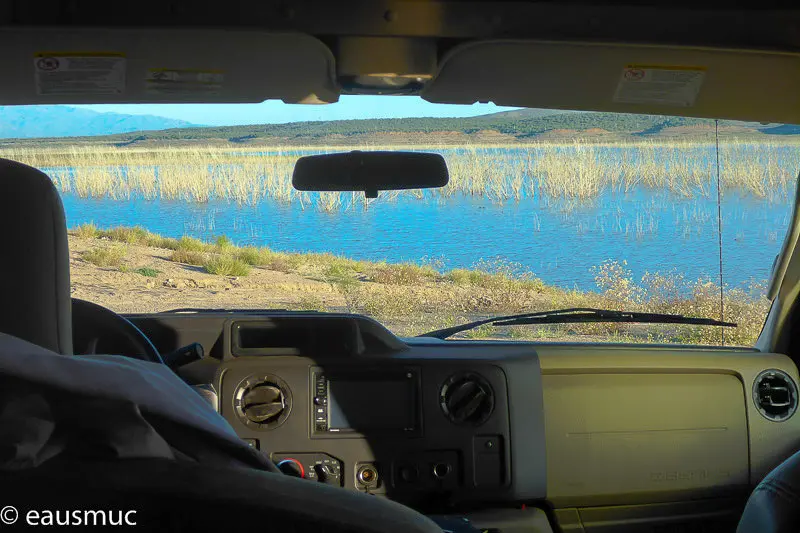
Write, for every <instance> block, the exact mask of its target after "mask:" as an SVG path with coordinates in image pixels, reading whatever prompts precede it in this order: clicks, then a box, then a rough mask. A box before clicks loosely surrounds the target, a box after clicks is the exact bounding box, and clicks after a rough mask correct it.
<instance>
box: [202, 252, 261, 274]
mask: <svg viewBox="0 0 800 533" xmlns="http://www.w3.org/2000/svg"><path fill="white" fill-rule="evenodd" d="M203 268H204V269H205V270H206V272H208V273H209V274H216V275H218V276H237V277H241V276H246V275H248V274H249V273H250V265H248V264H247V263H245V262H243V261H241V260H239V259H236V258H235V257H233V256H231V255H227V254H220V255H215V256H213V257H211V258H209V259H208V260H207V261H206V262H205V263H203Z"/></svg>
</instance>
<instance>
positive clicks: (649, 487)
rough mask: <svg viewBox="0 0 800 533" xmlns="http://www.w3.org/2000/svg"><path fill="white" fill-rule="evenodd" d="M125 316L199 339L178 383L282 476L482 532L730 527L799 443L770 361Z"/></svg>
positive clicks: (792, 404)
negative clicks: (480, 527)
mask: <svg viewBox="0 0 800 533" xmlns="http://www.w3.org/2000/svg"><path fill="white" fill-rule="evenodd" d="M129 318H130V319H131V320H132V321H133V322H134V323H136V325H137V326H139V327H140V328H141V329H142V330H143V331H144V332H145V333H146V334H147V335H148V336H149V337H150V338H151V339H152V340H153V342H154V343H155V344H156V345H157V346H158V347H159V349H160V350H161V351H162V352H166V351H170V350H173V349H177V348H178V347H180V346H182V345H185V344H188V343H191V342H200V343H201V344H202V345H203V347H204V348H205V351H206V353H207V354H208V356H207V357H206V358H205V359H203V360H201V361H197V362H195V363H192V364H190V365H187V366H186V367H183V368H182V369H181V370H180V373H181V375H182V377H184V379H185V380H186V381H187V382H189V383H190V384H197V385H203V384H212V385H213V389H214V391H215V392H216V405H217V408H218V411H219V412H220V413H221V415H222V416H223V417H224V418H225V419H226V420H227V421H228V422H229V423H230V424H231V426H232V427H233V428H234V429H235V431H236V432H237V434H238V435H239V436H240V437H241V438H242V439H244V440H246V441H247V442H248V443H249V444H250V445H251V446H253V447H255V448H258V449H259V450H262V451H263V452H264V453H267V454H269V456H270V458H271V459H272V460H273V462H274V463H275V464H276V465H278V467H279V468H280V470H282V471H283V472H284V473H287V474H289V475H294V476H298V477H303V478H305V479H307V480H308V481H309V482H313V483H325V484H328V485H333V486H338V487H340V488H342V490H353V491H361V492H366V493H370V494H374V495H376V496H380V497H388V498H390V499H392V500H394V501H397V502H400V503H403V504H406V505H408V506H411V507H413V508H415V509H417V510H419V511H421V512H426V513H442V512H451V513H452V512H465V513H466V512H467V511H469V512H471V513H472V516H474V517H475V518H474V519H475V520H477V521H479V522H480V521H481V520H482V521H483V522H482V523H483V524H484V525H486V526H487V528H489V527H494V528H496V530H497V531H500V530H505V529H500V528H497V524H499V523H506V524H507V525H508V523H511V524H512V526H514V525H515V527H516V526H519V527H518V528H517V529H514V527H508V530H509V531H531V532H537V531H550V530H551V527H553V528H560V529H561V530H563V531H585V532H592V531H594V532H600V531H608V530H610V529H609V528H611V529H613V530H614V531H653V530H654V529H652V528H653V527H656V526H657V525H658V524H662V525H663V524H664V523H669V524H673V525H674V527H675V528H677V529H675V531H681V529H680V528H684V530H691V528H692V527H701V528H706V530H709V531H717V530H719V531H728V530H733V529H735V524H736V522H737V521H738V518H739V516H740V513H741V509H742V508H743V505H744V503H745V501H746V499H747V497H748V495H749V492H750V490H752V487H753V486H754V485H755V484H757V483H758V482H759V481H760V480H761V479H762V478H763V476H764V475H766V474H767V473H768V472H769V471H770V470H771V469H772V468H774V467H775V466H776V465H777V464H779V463H780V462H781V461H782V460H783V459H784V458H786V457H788V456H789V455H791V454H792V453H793V452H794V451H796V450H797V448H798V447H800V416H795V413H796V408H797V402H798V390H797V383H798V372H797V368H796V367H795V365H794V363H793V362H792V361H791V360H790V359H789V358H788V357H786V356H784V355H780V354H766V353H760V352H757V351H755V350H751V349H743V348H739V349H733V348H698V347H672V346H630V345H579V344H573V345H570V344H535V343H520V342H476V341H440V340H437V339H429V338H415V339H399V338H397V337H395V336H394V335H393V334H391V332H389V331H388V330H386V329H385V328H383V327H382V326H381V325H380V324H378V323H377V322H375V321H373V320H371V319H369V318H366V317H361V316H357V315H347V314H322V313H291V312H284V313H280V312H270V313H261V314H259V313H216V314H215V313H198V314H191V313H186V314H183V313H174V314H159V315H136V316H131V317H129ZM532 508H536V509H537V510H541V513H540V515H537V516H538V520H537V519H533V518H532V517H531V515H530V511H531V509H532ZM523 510H525V512H522V511H523ZM476 513H477V514H476ZM481 513H482V514H481ZM487 513H488V514H487ZM502 513H511V515H508V516H507V515H505V514H502ZM526 513H527V514H526ZM545 514H546V518H545V519H542V517H544V516H545ZM501 515H502V516H501ZM509 516H510V517H509ZM509 520H510V522H509ZM664 531H672V530H671V529H665V530H664Z"/></svg>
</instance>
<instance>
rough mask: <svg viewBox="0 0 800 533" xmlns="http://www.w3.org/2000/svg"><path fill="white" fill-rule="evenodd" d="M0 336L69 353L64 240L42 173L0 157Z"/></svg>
mask: <svg viewBox="0 0 800 533" xmlns="http://www.w3.org/2000/svg"><path fill="white" fill-rule="evenodd" d="M0 253H2V255H3V260H1V261H0V332H3V333H7V334H9V335H13V336H15V337H19V338H20V339H24V340H26V341H28V342H31V343H33V344H37V345H39V346H41V347H43V348H47V349H48V350H51V351H54V352H57V353H61V354H71V353H72V312H71V300H70V285H69V242H68V240H67V223H66V219H65V218H64V207H63V205H62V204H61V198H59V196H58V192H57V191H56V188H55V187H54V185H53V182H52V181H51V180H50V178H49V177H47V175H46V174H44V173H43V172H40V171H39V170H36V169H35V168H32V167H29V166H27V165H23V164H21V163H17V162H15V161H9V160H7V159H0Z"/></svg>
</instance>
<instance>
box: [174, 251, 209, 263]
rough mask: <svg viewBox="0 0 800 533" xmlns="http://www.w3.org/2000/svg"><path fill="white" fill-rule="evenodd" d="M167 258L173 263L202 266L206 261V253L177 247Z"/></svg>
mask: <svg viewBox="0 0 800 533" xmlns="http://www.w3.org/2000/svg"><path fill="white" fill-rule="evenodd" d="M169 260H170V261H172V262H173V263H183V264H185V265H194V266H202V265H203V264H205V262H206V254H204V253H202V252H195V251H191V250H182V249H180V248H179V249H177V250H175V251H174V252H172V255H171V256H170V257H169Z"/></svg>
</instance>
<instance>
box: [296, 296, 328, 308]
mask: <svg viewBox="0 0 800 533" xmlns="http://www.w3.org/2000/svg"><path fill="white" fill-rule="evenodd" d="M292 309H294V310H295V311H327V310H328V306H326V305H325V302H323V301H322V298H320V297H319V296H316V295H313V294H306V295H303V296H300V298H299V299H298V300H297V303H295V304H293V305H292Z"/></svg>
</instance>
